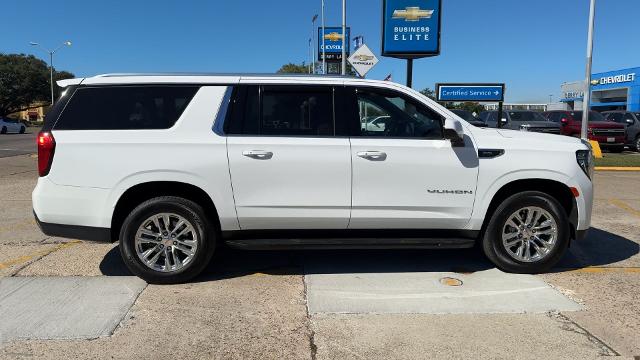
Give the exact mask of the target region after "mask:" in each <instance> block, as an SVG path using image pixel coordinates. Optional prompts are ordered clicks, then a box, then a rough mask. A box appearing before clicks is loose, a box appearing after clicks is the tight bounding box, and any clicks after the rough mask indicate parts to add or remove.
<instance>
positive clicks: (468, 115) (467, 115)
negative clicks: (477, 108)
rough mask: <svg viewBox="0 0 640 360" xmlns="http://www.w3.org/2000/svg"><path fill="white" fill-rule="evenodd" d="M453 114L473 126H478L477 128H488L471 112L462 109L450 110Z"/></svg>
mask: <svg viewBox="0 0 640 360" xmlns="http://www.w3.org/2000/svg"><path fill="white" fill-rule="evenodd" d="M449 111H451V112H452V113H454V114H456V115H458V116H460V117H461V118H462V119H463V120H465V121H466V122H468V123H469V124H471V125H473V126H477V127H487V123H486V122H484V121H482V120H480V119H478V118H477V117H475V116H473V113H472V112H471V111H469V110H462V109H452V110H449Z"/></svg>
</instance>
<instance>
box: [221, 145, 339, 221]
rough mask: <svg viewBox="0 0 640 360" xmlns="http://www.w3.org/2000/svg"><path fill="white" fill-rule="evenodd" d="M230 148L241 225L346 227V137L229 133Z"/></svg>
mask: <svg viewBox="0 0 640 360" xmlns="http://www.w3.org/2000/svg"><path fill="white" fill-rule="evenodd" d="M227 151H228V155H229V166H230V170H231V181H232V184H233V193H234V197H235V202H236V210H237V213H238V220H239V222H240V228H241V229H243V230H245V229H345V228H346V227H347V223H348V221H349V212H350V211H349V210H350V206H351V160H350V153H349V140H348V139H346V138H284V137H282V138H279V137H228V138H227ZM250 153H258V154H260V155H258V156H257V157H253V156H248V154H250ZM264 153H271V155H270V156H269V155H267V156H262V154H264ZM261 157H262V158H261Z"/></svg>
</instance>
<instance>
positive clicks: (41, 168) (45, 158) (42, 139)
mask: <svg viewBox="0 0 640 360" xmlns="http://www.w3.org/2000/svg"><path fill="white" fill-rule="evenodd" d="M55 150H56V140H55V139H54V138H53V135H52V134H51V133H50V132H44V131H41V132H40V133H39V134H38V173H39V174H40V176H47V174H49V170H50V169H51V163H52V162H53V153H54V151H55Z"/></svg>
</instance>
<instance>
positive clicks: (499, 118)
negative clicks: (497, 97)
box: [497, 101, 502, 128]
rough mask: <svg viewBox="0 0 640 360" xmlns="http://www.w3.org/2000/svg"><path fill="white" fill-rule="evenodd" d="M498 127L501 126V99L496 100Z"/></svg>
mask: <svg viewBox="0 0 640 360" xmlns="http://www.w3.org/2000/svg"><path fill="white" fill-rule="evenodd" d="M497 127H498V128H501V127H502V101H499V102H498V124H497Z"/></svg>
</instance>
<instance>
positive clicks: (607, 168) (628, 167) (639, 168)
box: [595, 166, 640, 171]
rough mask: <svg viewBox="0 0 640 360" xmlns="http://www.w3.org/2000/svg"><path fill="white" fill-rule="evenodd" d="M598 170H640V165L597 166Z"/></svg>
mask: <svg viewBox="0 0 640 360" xmlns="http://www.w3.org/2000/svg"><path fill="white" fill-rule="evenodd" d="M595 169H596V170H597V171H640V167H639V166H596V167H595Z"/></svg>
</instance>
